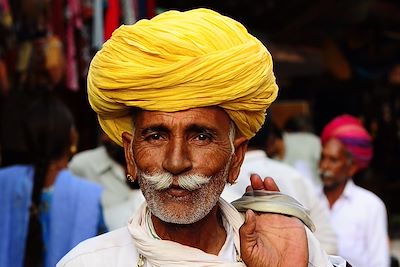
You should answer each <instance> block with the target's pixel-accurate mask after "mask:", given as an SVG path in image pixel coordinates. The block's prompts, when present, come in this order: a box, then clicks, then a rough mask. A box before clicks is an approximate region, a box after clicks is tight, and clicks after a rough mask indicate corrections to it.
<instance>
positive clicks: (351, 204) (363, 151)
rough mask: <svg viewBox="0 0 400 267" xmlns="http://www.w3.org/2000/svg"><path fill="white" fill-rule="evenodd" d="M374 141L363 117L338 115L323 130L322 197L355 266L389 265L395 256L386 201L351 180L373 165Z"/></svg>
mask: <svg viewBox="0 0 400 267" xmlns="http://www.w3.org/2000/svg"><path fill="white" fill-rule="evenodd" d="M371 141H372V140H371V136H370V135H369V133H368V132H367V130H366V129H365V128H364V127H363V125H362V123H361V121H360V120H358V119H357V118H355V117H353V116H350V115H341V116H338V117H336V118H334V119H333V120H332V121H330V122H329V123H328V124H327V125H326V126H325V127H324V129H323V131H322V134H321V142H322V153H321V161H320V164H319V167H320V173H321V181H322V183H323V193H321V200H322V201H324V202H326V205H327V206H328V207H329V209H330V217H331V222H332V226H333V228H334V229H335V232H336V234H337V237H338V248H339V255H340V256H342V257H343V258H345V259H346V260H348V261H349V262H350V264H351V265H352V266H353V267H362V266H374V267H378V266H379V267H386V266H389V260H390V256H389V240H388V226H387V213H386V208H385V204H384V203H383V202H382V200H381V199H380V198H379V197H377V196H376V195H375V194H373V193H372V192H370V191H368V190H366V189H364V188H361V187H359V186H357V185H356V184H354V182H353V180H352V177H353V176H354V175H355V174H356V173H357V172H358V171H360V170H362V169H365V168H367V167H368V164H369V163H370V160H371V158H372V154H373V151H372V143H371Z"/></svg>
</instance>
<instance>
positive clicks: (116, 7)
mask: <svg viewBox="0 0 400 267" xmlns="http://www.w3.org/2000/svg"><path fill="white" fill-rule="evenodd" d="M120 17H121V8H120V4H119V0H108V8H107V11H106V18H105V26H104V40H105V41H106V40H108V39H109V38H110V37H111V34H112V33H113V31H114V30H115V29H116V28H118V27H119V25H120Z"/></svg>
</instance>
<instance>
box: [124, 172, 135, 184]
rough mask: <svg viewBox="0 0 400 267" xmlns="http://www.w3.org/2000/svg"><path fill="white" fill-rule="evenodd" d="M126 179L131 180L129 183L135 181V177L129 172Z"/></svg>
mask: <svg viewBox="0 0 400 267" xmlns="http://www.w3.org/2000/svg"><path fill="white" fill-rule="evenodd" d="M126 179H128V181H129V182H131V183H133V182H135V179H134V178H133V176H132V175H130V174H129V173H128V174H127V175H126Z"/></svg>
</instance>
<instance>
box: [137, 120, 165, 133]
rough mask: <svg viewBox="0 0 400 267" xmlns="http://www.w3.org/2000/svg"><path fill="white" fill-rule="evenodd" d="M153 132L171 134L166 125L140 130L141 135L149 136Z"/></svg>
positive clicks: (151, 126) (156, 125)
mask: <svg viewBox="0 0 400 267" xmlns="http://www.w3.org/2000/svg"><path fill="white" fill-rule="evenodd" d="M152 132H169V129H168V127H167V126H165V125H164V124H162V123H160V124H155V125H150V126H148V127H144V128H142V129H140V134H148V133H152Z"/></svg>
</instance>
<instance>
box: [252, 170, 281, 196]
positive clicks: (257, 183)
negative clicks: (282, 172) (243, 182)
mask: <svg viewBox="0 0 400 267" xmlns="http://www.w3.org/2000/svg"><path fill="white" fill-rule="evenodd" d="M250 182H251V187H252V188H253V190H267V191H279V188H278V186H277V185H276V183H275V181H274V179H272V178H271V177H266V178H265V179H264V181H263V180H262V179H261V177H260V176H259V175H258V174H252V175H251V176H250ZM248 191H251V190H249V188H247V189H246V192H248Z"/></svg>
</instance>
